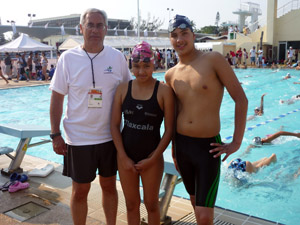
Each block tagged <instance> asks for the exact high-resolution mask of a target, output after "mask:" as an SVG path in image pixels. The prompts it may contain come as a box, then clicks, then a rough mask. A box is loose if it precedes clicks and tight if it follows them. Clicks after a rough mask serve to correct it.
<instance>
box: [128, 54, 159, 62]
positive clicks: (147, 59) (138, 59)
mask: <svg viewBox="0 0 300 225" xmlns="http://www.w3.org/2000/svg"><path fill="white" fill-rule="evenodd" d="M152 59H154V58H153V57H151V58H150V57H142V56H141V55H138V56H134V57H132V61H133V62H134V63H138V62H144V63H148V62H151V60H152Z"/></svg>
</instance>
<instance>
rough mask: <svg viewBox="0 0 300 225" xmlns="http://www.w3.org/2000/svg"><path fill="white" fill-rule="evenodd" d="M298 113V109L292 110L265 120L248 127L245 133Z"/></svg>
mask: <svg viewBox="0 0 300 225" xmlns="http://www.w3.org/2000/svg"><path fill="white" fill-rule="evenodd" d="M299 111H300V109H294V110H292V111H290V112H287V113H284V114H281V115H279V116H277V117H275V118H273V119H271V120H266V121H264V122H261V123H259V124H256V125H254V126H251V127H248V128H246V129H245V132H246V131H249V130H253V129H255V128H256V127H260V126H262V125H265V124H267V123H271V122H273V121H276V120H279V119H280V118H284V117H286V116H287V115H290V114H292V113H295V112H299ZM232 137H233V136H232V135H231V136H228V137H226V138H224V139H223V140H222V141H223V142H224V141H228V140H230V139H231V138H232Z"/></svg>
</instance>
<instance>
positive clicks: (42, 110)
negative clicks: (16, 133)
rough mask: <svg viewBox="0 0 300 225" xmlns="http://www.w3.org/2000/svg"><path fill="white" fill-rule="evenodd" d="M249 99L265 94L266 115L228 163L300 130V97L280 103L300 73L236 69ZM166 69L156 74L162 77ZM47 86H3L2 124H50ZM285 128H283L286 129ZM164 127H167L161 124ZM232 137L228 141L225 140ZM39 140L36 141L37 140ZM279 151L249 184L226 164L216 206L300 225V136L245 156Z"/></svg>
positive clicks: (46, 154)
mask: <svg viewBox="0 0 300 225" xmlns="http://www.w3.org/2000/svg"><path fill="white" fill-rule="evenodd" d="M235 72H236V74H237V76H238V78H239V80H240V82H241V83H242V86H243V88H244V90H245V92H246V94H247V97H248V100H249V109H248V116H249V115H252V114H253V109H254V108H255V107H256V106H259V104H260V96H261V95H262V94H263V93H267V95H266V96H265V105H264V106H265V114H264V115H263V116H261V117H256V118H255V119H254V120H251V121H248V122H247V125H246V127H247V130H246V132H245V136H244V140H243V144H242V146H241V148H240V150H239V151H238V152H236V153H235V154H233V155H232V156H231V157H230V158H229V159H228V160H227V162H226V163H228V162H229V161H230V160H231V159H233V158H235V157H239V156H241V155H242V154H243V152H244V151H245V149H246V148H247V146H248V145H249V144H250V143H251V141H252V139H253V137H255V136H261V137H264V136H265V135H267V134H271V133H275V132H276V131H278V130H280V129H283V130H288V131H292V132H300V128H299V122H298V121H299V119H300V111H299V110H300V101H296V102H295V103H294V104H290V105H288V104H281V103H280V102H279V100H280V99H282V100H286V99H289V98H291V97H292V96H294V95H297V94H300V85H295V84H293V82H294V81H298V80H299V78H300V71H294V70H293V71H288V70H280V71H278V72H271V70H270V69H247V70H241V69H239V70H235ZM287 72H290V73H291V76H292V78H291V79H289V80H283V81H281V79H282V78H283V77H284V75H286V73H287ZM163 76H164V74H163V73H159V74H156V75H155V77H157V79H159V80H163ZM50 94H51V92H50V91H49V90H48V85H44V86H39V87H23V88H16V89H9V90H0V124H10V123H15V124H39V125H43V126H50V125H49V124H50V121H49V103H50ZM221 118H222V119H221V121H222V130H221V136H222V139H223V140H224V141H225V142H229V141H230V139H231V137H230V136H231V135H232V132H233V125H234V121H233V119H234V104H233V101H232V100H231V98H230V96H229V95H228V93H227V92H226V91H225V95H224V100H223V104H222V107H221ZM281 126H283V127H281ZM162 129H163V128H162ZM226 139H228V140H226ZM35 141H39V139H33V142H35ZM0 142H1V146H9V147H13V148H15V147H16V145H17V143H18V139H17V138H14V137H10V136H7V135H3V134H0ZM271 153H276V154H277V158H278V162H277V163H276V164H272V165H270V166H269V167H266V168H263V169H261V170H260V171H259V172H258V173H256V174H252V175H251V177H248V178H247V179H248V182H247V183H246V184H243V185H240V184H237V183H236V182H232V180H231V179H230V178H228V177H227V169H226V163H224V165H223V166H222V176H221V181H220V188H219V193H218V197H217V202H216V205H217V206H220V207H224V208H228V209H231V210H235V211H238V212H242V213H246V214H250V215H253V216H258V217H262V218H265V219H269V220H272V221H278V222H280V223H284V224H291V225H292V224H293V225H294V224H299V219H300V216H299V215H300V205H299V202H300V195H299V194H298V190H299V189H300V177H298V178H297V179H294V178H293V173H295V172H296V171H297V169H298V168H299V167H300V140H299V139H297V138H294V137H282V138H279V139H276V140H275V141H273V144H272V145H264V146H262V147H260V148H254V149H252V150H251V152H250V153H249V154H247V155H244V156H243V159H244V160H249V161H256V160H258V159H260V158H262V157H266V156H269V155H271ZM27 154H30V155H33V156H37V157H41V158H44V159H48V160H51V161H55V162H58V163H62V157H61V156H58V155H56V154H55V153H54V152H53V151H52V146H51V144H45V145H42V146H37V147H33V148H29V149H28V151H27ZM165 158H168V160H171V155H170V149H168V150H167V151H166V152H165ZM175 195H177V196H182V197H185V198H188V197H189V196H188V195H187V193H186V191H185V189H184V187H183V185H182V184H179V185H177V187H176V189H175Z"/></svg>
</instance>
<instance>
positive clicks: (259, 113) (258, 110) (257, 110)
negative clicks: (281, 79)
mask: <svg viewBox="0 0 300 225" xmlns="http://www.w3.org/2000/svg"><path fill="white" fill-rule="evenodd" d="M265 95H266V94H263V95H262V96H261V98H260V107H256V108H255V109H254V115H252V116H249V117H248V118H247V120H252V119H254V118H255V117H256V116H262V115H263V114H264V97H265Z"/></svg>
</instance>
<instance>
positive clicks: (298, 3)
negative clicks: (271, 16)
mask: <svg viewBox="0 0 300 225" xmlns="http://www.w3.org/2000/svg"><path fill="white" fill-rule="evenodd" d="M299 8H300V0H292V1H290V2H288V3H286V4H285V5H283V6H281V7H280V8H279V9H277V18H279V17H281V16H283V15H285V14H287V13H288V12H290V11H292V10H297V9H299Z"/></svg>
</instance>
